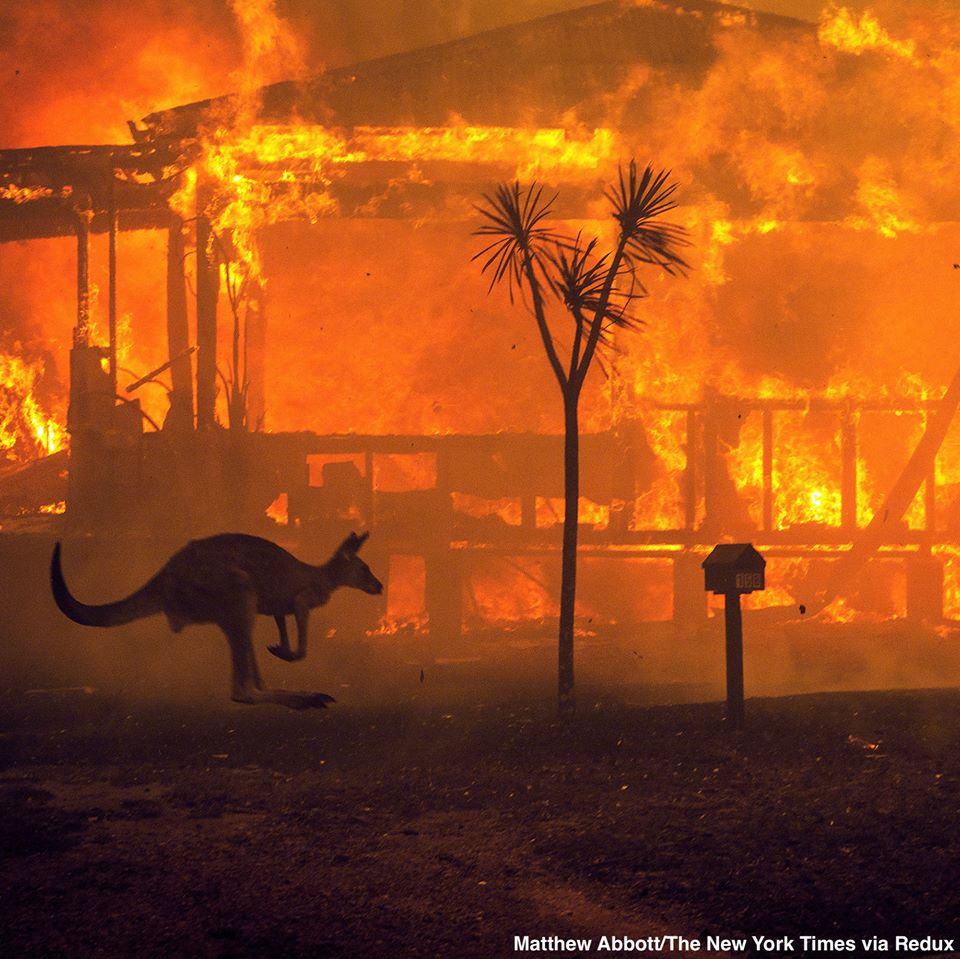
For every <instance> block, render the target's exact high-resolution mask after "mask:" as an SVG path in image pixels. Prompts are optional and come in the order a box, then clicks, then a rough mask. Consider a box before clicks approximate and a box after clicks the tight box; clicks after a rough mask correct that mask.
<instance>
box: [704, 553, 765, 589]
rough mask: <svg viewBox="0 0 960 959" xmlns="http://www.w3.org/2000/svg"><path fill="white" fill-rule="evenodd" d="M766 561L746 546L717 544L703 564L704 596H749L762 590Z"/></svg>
mask: <svg viewBox="0 0 960 959" xmlns="http://www.w3.org/2000/svg"><path fill="white" fill-rule="evenodd" d="M766 565H767V561H766V560H765V559H764V558H763V557H762V556H761V555H760V554H759V553H758V552H757V551H756V550H755V549H754V548H753V546H751V545H750V543H721V544H720V545H719V546H716V547H714V549H713V552H712V553H711V554H710V555H709V556H708V557H707V558H706V559H705V560H704V561H703V578H704V589H705V590H706V591H707V592H708V593H724V594H728V593H752V592H753V591H754V590H755V589H763V588H764V578H763V572H764V569H765V568H766Z"/></svg>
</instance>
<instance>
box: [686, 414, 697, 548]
mask: <svg viewBox="0 0 960 959" xmlns="http://www.w3.org/2000/svg"><path fill="white" fill-rule="evenodd" d="M683 525H684V528H685V529H688V530H692V529H694V528H695V527H696V525H697V414H696V411H695V410H693V409H692V408H691V409H689V410H687V465H686V469H685V470H684V472H683Z"/></svg>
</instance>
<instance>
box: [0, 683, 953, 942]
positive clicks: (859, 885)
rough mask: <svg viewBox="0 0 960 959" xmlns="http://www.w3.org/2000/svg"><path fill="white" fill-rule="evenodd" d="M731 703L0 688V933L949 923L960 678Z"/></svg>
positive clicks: (432, 932)
mask: <svg viewBox="0 0 960 959" xmlns="http://www.w3.org/2000/svg"><path fill="white" fill-rule="evenodd" d="M747 713H748V723H747V727H746V729H745V730H744V731H743V732H736V731H734V730H730V729H728V728H726V726H725V724H724V722H723V708H722V705H721V704H718V703H708V704H699V705H698V704H692V705H691V704H687V705H679V706H637V705H629V704H627V703H624V702H619V703H618V702H599V703H593V702H589V701H585V700H584V698H583V697H581V702H580V704H579V710H578V714H577V716H576V717H575V719H574V720H573V721H572V722H570V723H559V722H558V721H557V720H556V718H555V716H554V712H553V707H552V704H550V703H549V702H546V701H534V702H531V701H528V702H525V701H523V699H522V698H520V699H514V700H513V701H510V702H501V703H495V704H488V705H480V704H466V705H464V704H460V705H457V706H456V707H451V708H450V709H449V711H447V710H445V709H443V707H439V708H436V707H432V706H424V705H421V706H413V705H409V704H408V705H392V706H380V707H376V706H363V707H361V706H342V707H341V706H338V707H334V708H332V709H330V710H327V711H316V712H302V713H295V712H290V711H287V710H284V709H283V708H281V707H276V706H263V707H255V708H254V707H241V706H233V705H230V704H228V703H225V702H220V701H216V702H212V703H209V704H206V705H198V704H185V703H174V702H161V701H153V700H149V699H144V698H141V697H137V698H136V699H133V698H130V697H124V696H122V695H106V694H102V693H97V692H85V691H84V690H82V689H78V690H61V691H56V692H51V691H44V692H33V693H27V692H22V693H10V695H9V696H8V697H7V699H6V701H5V702H4V703H3V705H2V706H0V730H2V738H0V760H2V771H0V804H2V815H0V845H2V852H3V863H2V866H0V901H2V902H3V904H4V912H5V919H4V920H3V926H4V928H3V932H4V937H5V939H6V942H7V946H6V950H5V955H9V956H31V957H43V956H70V957H72V959H81V957H87V956H103V957H122V956H123V957H125V956H130V957H134V956H136V957H138V959H148V957H154V956H156V957H160V956H163V957H178V956H190V957H194V956H198V957H205V956H210V957H253V956H265V957H266V956H269V957H281V959H285V957H317V959H319V957H348V956H349V957H367V956H370V957H380V956H411V957H432V959H433V957H453V956H457V957H499V956H510V955H514V954H520V953H515V952H514V947H515V945H516V943H515V939H514V937H515V936H531V937H535V938H537V939H540V937H544V936H560V937H563V938H567V937H586V938H592V939H593V940H594V948H596V945H597V944H598V943H599V940H600V937H601V936H604V935H607V936H630V937H634V938H640V937H646V936H648V935H655V934H677V935H684V936H689V937H700V938H702V939H704V940H705V938H706V936H707V935H709V934H713V935H719V936H737V935H739V934H744V935H748V936H749V935H754V934H755V935H762V936H771V937H775V936H780V935H787V936H794V937H796V936H800V935H816V936H821V937H828V938H859V937H861V936H875V935H876V936H881V937H891V939H892V937H894V936H897V935H910V936H918V937H922V936H927V935H930V936H934V937H938V938H954V939H957V940H958V941H960V908H958V906H960V831H958V830H957V828H956V816H957V811H958V798H960V752H958V750H957V745H958V738H960V693H958V692H957V691H955V690H927V691H900V692H869V693H830V694H813V695H804V696H793V697H782V698H769V699H752V700H749V701H748V710H747ZM794 945H795V949H796V950H797V951H796V952H795V953H794V954H799V945H800V944H799V943H798V942H796V941H795V943H794ZM563 954H565V955H576V954H582V955H585V954H587V953H585V952H580V953H576V952H567V953H563ZM598 954H600V953H598ZM608 954H610V953H608ZM766 954H770V953H766ZM780 954H787V953H780ZM821 954H822V953H821Z"/></svg>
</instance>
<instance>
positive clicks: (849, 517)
mask: <svg viewBox="0 0 960 959" xmlns="http://www.w3.org/2000/svg"><path fill="white" fill-rule="evenodd" d="M841 423H842V425H841V428H840V459H841V471H842V472H841V482H840V525H841V526H842V527H843V528H844V529H845V530H849V531H851V532H855V531H856V529H857V417H856V414H855V413H854V411H853V408H852V406H851V405H850V404H849V403H847V404H846V406H845V407H844V410H843V418H842V420H841Z"/></svg>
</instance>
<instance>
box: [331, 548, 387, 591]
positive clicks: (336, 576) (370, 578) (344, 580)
mask: <svg viewBox="0 0 960 959" xmlns="http://www.w3.org/2000/svg"><path fill="white" fill-rule="evenodd" d="M369 535H370V534H369V533H364V534H363V535H362V536H357V534H356V533H351V534H350V535H349V536H348V537H347V538H346V539H345V540H344V541H343V542H342V543H341V544H340V546H339V547H338V548H337V551H336V552H335V553H334V554H333V556H332V557H331V558H330V562H328V563H327V564H326V566H325V567H324V571H325V572H326V574H327V576H328V577H329V578H330V579H331V580H332V582H333V584H334V586H350V587H351V588H353V589H359V590H361V591H362V592H364V593H370V594H371V595H372V596H379V595H380V593H382V592H383V583H381V582H380V580H379V579H377V577H376V576H374V575H373V573H371V572H370V567H369V566H367V564H366V563H365V562H364V561H363V560H362V559H360V557H359V556H357V551H358V550H359V549H360V547H361V546H363V544H364V543H365V542H366V541H367V537H368V536H369Z"/></svg>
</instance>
